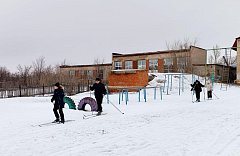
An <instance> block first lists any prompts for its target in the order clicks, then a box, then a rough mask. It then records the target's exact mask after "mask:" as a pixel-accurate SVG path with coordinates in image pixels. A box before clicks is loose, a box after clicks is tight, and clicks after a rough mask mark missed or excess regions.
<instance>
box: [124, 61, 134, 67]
mask: <svg viewBox="0 0 240 156" xmlns="http://www.w3.org/2000/svg"><path fill="white" fill-rule="evenodd" d="M125 69H133V61H125Z"/></svg>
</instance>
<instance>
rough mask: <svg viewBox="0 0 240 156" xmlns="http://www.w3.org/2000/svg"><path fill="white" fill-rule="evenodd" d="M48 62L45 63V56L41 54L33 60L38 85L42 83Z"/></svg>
mask: <svg viewBox="0 0 240 156" xmlns="http://www.w3.org/2000/svg"><path fill="white" fill-rule="evenodd" d="M45 66H46V63H45V57H43V56H41V57H39V58H38V59H36V60H35V61H34V62H33V73H34V76H35V78H36V80H37V82H36V83H37V85H42V84H41V79H42V77H43V74H44V69H45Z"/></svg>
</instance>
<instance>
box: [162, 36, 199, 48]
mask: <svg viewBox="0 0 240 156" xmlns="http://www.w3.org/2000/svg"><path fill="white" fill-rule="evenodd" d="M197 42H198V41H197V38H195V39H194V40H192V41H191V40H190V39H189V38H187V37H185V38H184V39H183V40H175V41H174V42H171V43H169V42H166V47H167V49H168V50H182V49H189V48H190V47H191V46H196V45H197Z"/></svg>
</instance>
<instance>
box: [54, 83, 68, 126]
mask: <svg viewBox="0 0 240 156" xmlns="http://www.w3.org/2000/svg"><path fill="white" fill-rule="evenodd" d="M54 88H55V90H54V95H53V97H52V99H51V102H54V101H55V103H54V107H53V112H54V115H55V117H56V120H54V121H53V122H61V123H64V122H65V120H64V114H63V108H64V104H65V103H64V100H63V98H64V91H63V87H62V86H61V85H60V84H59V83H56V84H55V85H54ZM58 111H59V114H60V118H61V120H59V114H58Z"/></svg>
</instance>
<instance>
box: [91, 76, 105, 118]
mask: <svg viewBox="0 0 240 156" xmlns="http://www.w3.org/2000/svg"><path fill="white" fill-rule="evenodd" d="M90 90H92V91H93V90H94V95H95V98H96V101H97V105H98V109H97V112H98V113H97V115H101V113H102V101H103V96H104V95H106V88H105V86H104V84H103V83H102V82H101V79H100V78H96V81H95V83H94V84H93V86H90Z"/></svg>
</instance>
